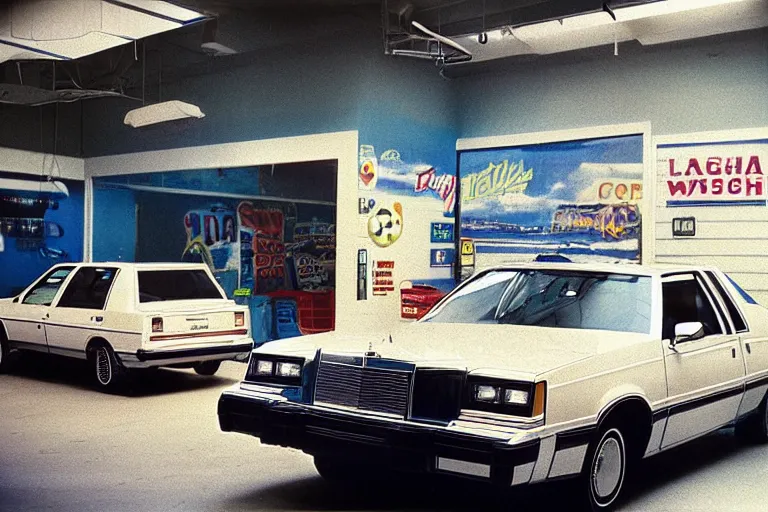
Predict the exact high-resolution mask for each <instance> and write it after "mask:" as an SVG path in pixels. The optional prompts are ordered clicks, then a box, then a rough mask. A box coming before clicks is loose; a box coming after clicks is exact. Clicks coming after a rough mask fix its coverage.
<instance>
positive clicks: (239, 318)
mask: <svg viewBox="0 0 768 512" xmlns="http://www.w3.org/2000/svg"><path fill="white" fill-rule="evenodd" d="M244 325H245V313H243V312H242V311H239V312H237V313H235V327H243V326H244Z"/></svg>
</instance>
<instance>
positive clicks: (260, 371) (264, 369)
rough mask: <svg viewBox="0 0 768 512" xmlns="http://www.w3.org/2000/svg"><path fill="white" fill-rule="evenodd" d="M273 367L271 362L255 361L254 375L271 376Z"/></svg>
mask: <svg viewBox="0 0 768 512" xmlns="http://www.w3.org/2000/svg"><path fill="white" fill-rule="evenodd" d="M274 365H275V363H273V362H272V361H256V375H272V369H273V367H274Z"/></svg>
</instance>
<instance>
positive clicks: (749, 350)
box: [744, 343, 752, 354]
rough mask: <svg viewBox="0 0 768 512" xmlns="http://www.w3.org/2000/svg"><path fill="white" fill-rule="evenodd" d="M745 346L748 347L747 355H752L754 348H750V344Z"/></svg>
mask: <svg viewBox="0 0 768 512" xmlns="http://www.w3.org/2000/svg"><path fill="white" fill-rule="evenodd" d="M744 346H745V347H747V354H751V353H752V347H750V346H749V343H745V344H744Z"/></svg>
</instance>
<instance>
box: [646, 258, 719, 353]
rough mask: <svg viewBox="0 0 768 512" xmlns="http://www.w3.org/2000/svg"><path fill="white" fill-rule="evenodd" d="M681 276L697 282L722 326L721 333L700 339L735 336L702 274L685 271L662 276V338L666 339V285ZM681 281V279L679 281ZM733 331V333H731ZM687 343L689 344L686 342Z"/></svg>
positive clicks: (695, 271)
mask: <svg viewBox="0 0 768 512" xmlns="http://www.w3.org/2000/svg"><path fill="white" fill-rule="evenodd" d="M680 276H691V278H692V279H693V281H695V282H696V283H697V284H698V285H699V286H701V289H702V290H703V291H704V295H705V297H706V299H707V300H708V301H709V305H710V307H711V308H712V311H713V312H714V313H715V316H716V317H717V321H718V323H719V324H720V331H721V332H720V333H712V334H707V335H706V336H704V337H703V338H700V339H707V338H711V337H713V336H730V335H733V326H732V324H730V320H729V321H728V322H727V323H726V322H725V318H723V316H721V309H720V304H719V303H717V302H715V301H714V300H713V294H712V291H711V290H710V289H709V286H708V284H707V282H706V281H705V280H704V277H703V276H702V274H701V272H700V271H698V270H684V271H679V272H669V273H665V274H663V275H662V276H661V324H662V333H661V337H662V339H664V332H663V326H664V285H665V284H666V283H670V282H674V281H675V279H674V278H675V277H680ZM677 280H680V279H677ZM729 331H731V332H729ZM690 341H699V340H690ZM686 343H687V342H686Z"/></svg>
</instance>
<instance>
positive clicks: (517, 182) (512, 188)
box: [461, 160, 533, 201]
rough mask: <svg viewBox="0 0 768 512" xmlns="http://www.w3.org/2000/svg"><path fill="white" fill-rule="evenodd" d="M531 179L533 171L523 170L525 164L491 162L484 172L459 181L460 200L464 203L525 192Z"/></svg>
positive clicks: (506, 161) (505, 161)
mask: <svg viewBox="0 0 768 512" xmlns="http://www.w3.org/2000/svg"><path fill="white" fill-rule="evenodd" d="M532 179H533V169H528V170H525V164H524V163H523V161H522V160H520V162H518V163H515V162H512V163H511V164H510V163H509V160H503V161H501V162H499V163H498V164H494V163H493V162H491V163H490V164H488V167H487V168H486V169H485V170H482V171H480V172H476V173H472V174H469V175H467V176H465V177H463V178H462V179H461V190H462V194H461V198H462V199H463V200H465V201H471V200H473V199H482V198H484V197H491V196H500V195H504V194H519V193H522V192H525V189H526V188H528V184H529V183H530V181H531V180H532Z"/></svg>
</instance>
